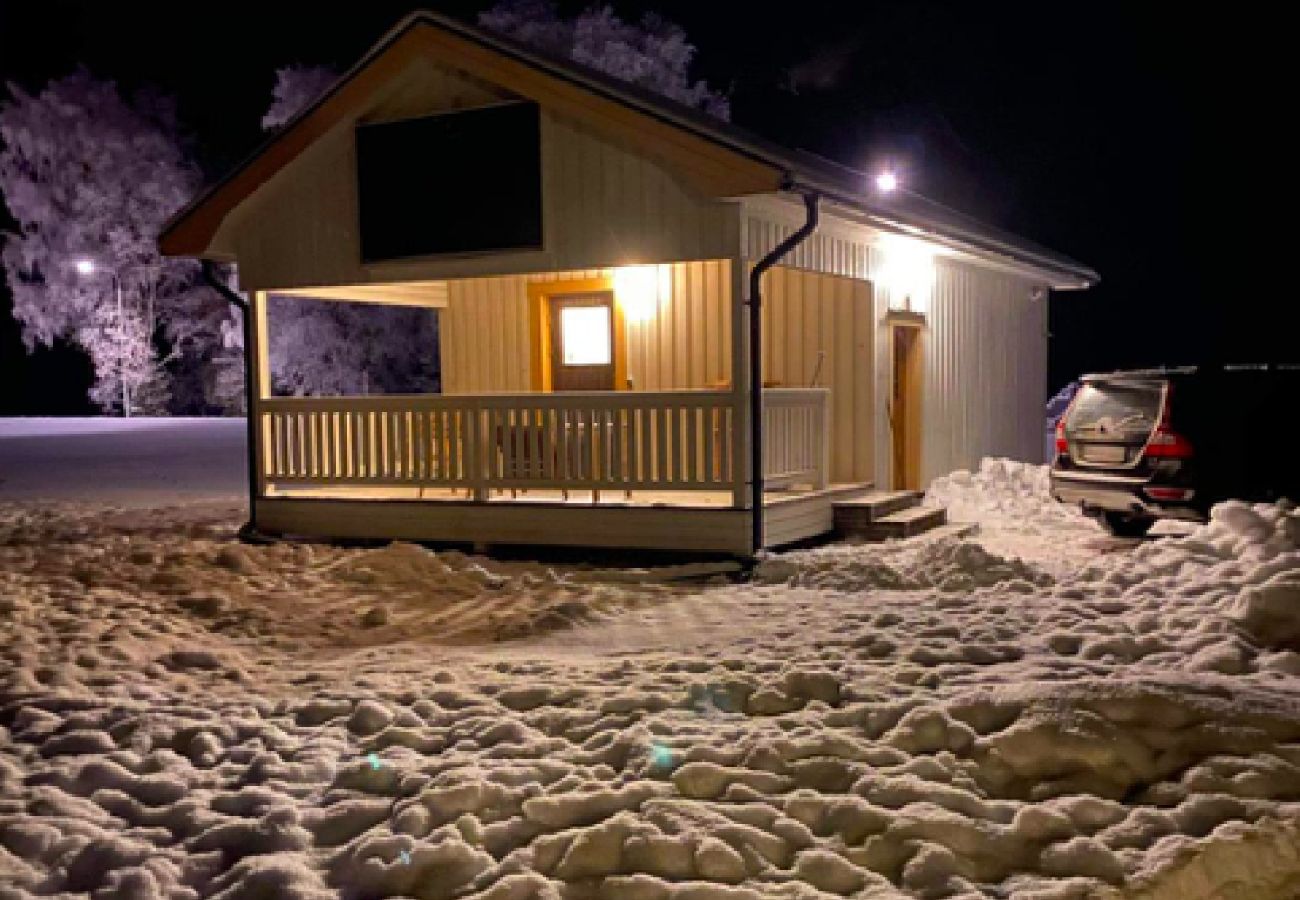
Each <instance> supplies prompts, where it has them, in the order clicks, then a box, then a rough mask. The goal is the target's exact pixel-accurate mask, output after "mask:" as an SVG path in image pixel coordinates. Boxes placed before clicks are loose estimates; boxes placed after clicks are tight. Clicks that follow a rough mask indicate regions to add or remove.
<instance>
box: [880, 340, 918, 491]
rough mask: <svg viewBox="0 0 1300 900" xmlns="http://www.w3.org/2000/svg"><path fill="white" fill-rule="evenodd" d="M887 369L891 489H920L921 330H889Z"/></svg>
mask: <svg viewBox="0 0 1300 900" xmlns="http://www.w3.org/2000/svg"><path fill="white" fill-rule="evenodd" d="M890 331H891V332H892V334H891V338H892V340H891V342H890V343H891V345H892V346H891V348H890V349H891V353H890V356H891V365H890V369H891V371H890V386H889V410H888V412H889V429H890V438H891V440H890V444H891V445H892V446H891V449H892V451H893V453H892V455H893V459H892V460H891V462H892V463H893V465H892V471H893V479H892V481H893V487H894V488H895V489H896V490H918V489H919V488H920V487H921V378H922V370H921V352H920V350H921V329H920V328H919V327H917V325H915V324H913V323H911V322H907V323H894V324H892V325H891V326H890Z"/></svg>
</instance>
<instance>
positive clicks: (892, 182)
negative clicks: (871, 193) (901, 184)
mask: <svg viewBox="0 0 1300 900" xmlns="http://www.w3.org/2000/svg"><path fill="white" fill-rule="evenodd" d="M876 190H878V191H880V193H882V194H892V193H893V192H894V191H896V190H898V174H897V173H896V172H893V171H891V170H890V169H885V170H884V171H883V172H880V173H879V174H878V175H876Z"/></svg>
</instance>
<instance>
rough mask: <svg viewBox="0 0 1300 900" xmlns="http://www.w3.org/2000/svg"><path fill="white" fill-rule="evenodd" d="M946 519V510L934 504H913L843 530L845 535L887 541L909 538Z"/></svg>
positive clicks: (937, 526) (936, 526)
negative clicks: (853, 527) (851, 528)
mask: <svg viewBox="0 0 1300 900" xmlns="http://www.w3.org/2000/svg"><path fill="white" fill-rule="evenodd" d="M947 521H948V510H946V509H944V508H943V507H936V506H913V507H909V508H907V509H900V510H898V511H896V512H892V513H890V514H889V515H886V516H881V517H880V518H879V519H876V520H875V521H872V522H868V523H866V524H865V525H863V526H861V527H858V528H855V529H854V530H852V531H847V532H845V536H846V537H856V538H862V539H865V540H868V541H887V540H889V539H890V538H909V537H913V536H914V535H918V534H922V533H923V532H926V531H929V530H930V529H932V528H939V527H940V526H942V525H944V524H946V523H947Z"/></svg>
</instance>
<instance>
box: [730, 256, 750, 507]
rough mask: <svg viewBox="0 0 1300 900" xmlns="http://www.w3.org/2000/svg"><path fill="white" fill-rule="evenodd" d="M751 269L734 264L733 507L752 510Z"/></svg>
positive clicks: (738, 262) (735, 261)
mask: <svg viewBox="0 0 1300 900" xmlns="http://www.w3.org/2000/svg"><path fill="white" fill-rule="evenodd" d="M748 278H749V265H748V263H747V262H746V261H745V259H744V258H743V257H739V256H738V257H736V258H735V259H733V260H731V422H732V425H731V428H732V431H731V505H732V508H733V509H751V508H752V497H751V494H750V483H751V479H750V477H749V465H750V453H749V441H750V434H751V429H750V425H749V306H748V304H746V303H745V298H746V294H747V291H748Z"/></svg>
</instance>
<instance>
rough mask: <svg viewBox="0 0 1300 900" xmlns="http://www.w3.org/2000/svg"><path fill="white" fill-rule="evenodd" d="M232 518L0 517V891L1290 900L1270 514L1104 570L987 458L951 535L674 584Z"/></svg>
mask: <svg viewBox="0 0 1300 900" xmlns="http://www.w3.org/2000/svg"><path fill="white" fill-rule="evenodd" d="M13 440H21V439H17V438H15V439H13ZM4 443H5V441H4V440H0V453H4V450H3V444H4ZM198 443H199V444H205V443H206V442H205V441H200V442H198ZM180 444H181V445H182V446H189V447H194V446H196V442H194V441H192V440H181V441H180ZM4 458H9V457H4ZM241 458H242V457H241ZM172 462H174V463H175V465H176V470H178V471H179V470H184V469H186V467H187V466H188V465H189V464H188V463H185V462H179V461H175V460H174V459H172ZM155 464H156V465H161V464H162V462H161V461H160V462H158V463H155ZM190 471H194V470H193V469H191V470H190ZM208 486H210V485H207V484H205V489H206V488H207V487H208ZM239 490H240V487H239V485H238V484H236V487H235V489H234V490H233V491H229V492H227V495H226V496H224V497H222V496H218V497H214V498H212V499H208V500H202V501H199V500H190V501H188V502H185V503H184V504H183V505H180V504H176V503H171V504H167V505H162V504H161V501H159V500H158V499H157V498H156V496H154V495H151V496H150V497H148V498H145V500H143V501H141V502H137V503H134V504H130V503H124V502H121V501H120V500H118V499H113V503H114V506H112V507H109V506H106V505H103V504H102V503H92V502H86V501H81V502H77V503H68V502H66V496H65V497H64V498H63V502H57V503H48V502H39V501H34V500H21V501H19V500H8V501H0V898H7V897H11V896H13V897H21V896H28V895H51V894H61V893H62V894H65V895H72V896H86V895H90V894H93V896H94V897H96V898H99V897H106V898H107V897H121V898H128V897H130V898H162V897H175V898H181V897H186V898H197V897H218V898H227V900H231V898H252V897H291V898H316V897H321V898H324V897H334V896H342V897H356V898H363V897H389V896H414V897H427V898H460V897H472V898H477V900H488V898H492V900H512V898H518V900H524V898H532V897H539V898H565V900H570V898H573V900H581V898H588V897H591V898H611V900H618V898H629V900H639V898H650V900H715V898H726V900H731V898H751V897H755V898H766V897H772V898H820V900H826V898H832V897H858V898H885V897H913V898H940V897H1018V898H1024V900H1030V898H1035V900H1046V898H1058V900H1063V898H1092V897H1111V896H1125V897H1135V898H1136V897H1153V898H1154V897H1178V898H1198V897H1206V898H1208V897H1233V898H1294V897H1296V896H1300V850H1298V849H1297V848H1300V653H1298V652H1297V650H1300V615H1298V614H1297V611H1298V610H1300V516H1297V515H1296V514H1294V513H1290V512H1289V511H1288V510H1287V509H1286V508H1282V507H1259V508H1256V509H1251V508H1248V507H1245V506H1241V505H1232V506H1226V507H1223V508H1221V510H1220V513H1219V516H1218V518H1217V520H1216V522H1215V523H1214V524H1212V525H1211V526H1208V527H1205V528H1200V529H1195V530H1193V531H1191V532H1190V533H1186V534H1183V535H1180V536H1172V537H1169V538H1167V539H1164V540H1161V541H1154V542H1148V543H1141V544H1134V543H1123V542H1121V543H1117V542H1113V541H1109V540H1107V539H1105V538H1104V537H1102V536H1101V535H1100V533H1099V532H1097V531H1095V529H1094V528H1093V527H1092V526H1091V525H1090V524H1088V523H1086V522H1081V521H1080V520H1078V519H1077V518H1076V517H1074V516H1072V515H1071V514H1069V512H1068V511H1066V510H1061V509H1060V508H1058V507H1055V506H1053V505H1051V504H1050V503H1049V502H1047V501H1046V498H1045V497H1044V495H1043V494H1042V472H1041V470H1038V469H1033V468H1031V467H1022V466H1016V465H1002V464H993V465H990V466H989V467H987V468H986V470H985V472H984V473H983V474H981V475H976V476H974V477H969V478H964V479H963V478H954V479H949V480H946V481H945V482H944V483H943V484H940V485H938V486H937V491H936V494H937V496H940V497H941V498H942V499H943V500H944V501H945V502H947V503H949V504H950V505H951V506H952V507H953V509H954V510H959V511H960V513H961V515H962V516H963V517H965V518H968V519H978V520H980V521H981V522H982V526H983V530H982V532H981V535H980V536H979V537H978V539H976V540H966V541H939V542H935V541H913V542H908V543H903V544H892V545H885V546H876V547H850V546H829V547H825V548H820V549H814V550H804V551H798V552H794V553H789V554H783V555H778V556H775V557H773V558H771V559H769V560H768V561H766V562H765V563H764V564H763V565H762V566H761V567H760V568H759V570H758V572H757V573H756V577H755V579H754V581H753V582H745V583H738V582H733V581H729V580H727V579H726V578H721V577H719V578H716V579H714V580H712V581H707V582H705V583H692V584H683V583H680V582H676V581H671V580H669V579H667V578H666V577H663V576H666V575H671V574H675V573H668V572H660V571H643V572H634V571H629V570H619V571H610V570H602V569H596V568H590V567H577V566H563V567H562V566H553V565H546V564H540V563H525V562H501V561H492V560H487V559H482V558H475V557H467V556H464V555H462V554H458V553H449V552H431V551H428V550H425V549H422V548H419V547H413V546H409V545H401V544H398V545H393V546H391V547H386V548H379V549H345V548H337V547H329V546H323V545H274V546H267V547H248V546H243V545H240V544H238V543H235V542H234V541H233V532H234V529H235V528H236V527H237V526H238V524H239V523H240V522H241V520H242V519H241V509H240V500H239ZM199 494H200V492H195V493H191V494H190V495H189V496H190V497H197V496H199ZM11 496H12V495H11ZM116 496H118V495H115V497H116ZM1012 550H1017V551H1020V552H1016V553H1012V552H1011V551H1012Z"/></svg>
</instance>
